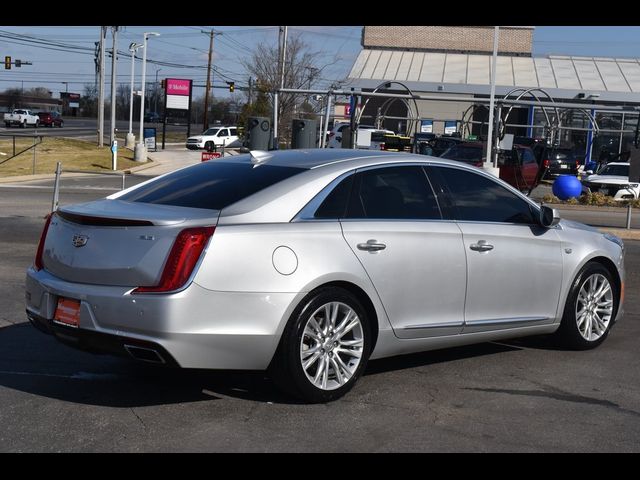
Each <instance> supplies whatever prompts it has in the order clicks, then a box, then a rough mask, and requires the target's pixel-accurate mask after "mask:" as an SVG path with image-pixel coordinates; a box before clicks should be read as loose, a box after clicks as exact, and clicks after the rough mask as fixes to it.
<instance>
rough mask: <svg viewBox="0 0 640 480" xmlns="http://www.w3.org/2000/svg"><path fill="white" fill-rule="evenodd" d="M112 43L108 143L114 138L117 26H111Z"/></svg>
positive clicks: (111, 142) (111, 143)
mask: <svg viewBox="0 0 640 480" xmlns="http://www.w3.org/2000/svg"><path fill="white" fill-rule="evenodd" d="M111 31H112V32H113V44H112V49H111V53H112V55H111V124H110V127H111V128H110V130H111V131H110V133H109V145H113V141H114V140H115V139H116V63H117V61H118V58H117V57H118V27H111Z"/></svg>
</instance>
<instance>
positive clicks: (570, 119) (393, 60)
mask: <svg viewBox="0 0 640 480" xmlns="http://www.w3.org/2000/svg"><path fill="white" fill-rule="evenodd" d="M534 28H535V27H531V26H525V27H516V26H506V27H500V35H499V42H498V57H497V62H496V98H505V97H507V98H516V95H517V94H519V93H522V92H524V91H533V92H538V95H537V98H541V99H542V100H545V101H548V100H552V101H555V102H558V103H563V104H567V103H573V102H575V103H578V102H579V103H580V104H581V106H582V110H576V109H566V110H562V111H560V113H558V110H556V114H557V115H559V116H561V117H562V125H563V126H564V129H563V130H561V132H560V133H559V136H558V141H559V142H560V143H561V144H562V145H563V146H571V147H572V148H574V150H575V151H576V152H577V153H582V152H583V153H584V155H585V158H586V160H589V159H591V158H594V159H597V157H598V156H600V155H602V154H603V152H608V153H620V152H622V151H625V149H628V147H629V144H630V142H631V141H632V138H633V134H634V129H635V127H636V124H637V121H638V113H636V112H633V111H629V110H634V109H635V107H640V63H639V61H638V59H637V58H605V57H576V56H546V57H534V56H533V55H532V43H533V31H534ZM493 40H494V28H493V27H485V26H480V27H466V26H366V27H364V29H363V33H362V40H361V44H362V50H361V52H360V54H359V55H358V57H357V59H356V61H355V63H354V65H353V67H352V69H351V72H350V73H349V75H348V80H347V84H346V85H345V88H354V89H356V90H357V89H361V90H362V91H363V92H367V91H378V92H389V93H407V91H409V92H411V93H413V94H416V95H428V96H430V97H437V96H443V97H445V96H446V97H447V98H448V101H438V100H437V99H436V100H417V101H416V106H417V111H418V117H419V118H418V119H416V121H418V122H419V128H420V130H418V131H422V132H429V131H431V132H433V133H436V134H458V135H462V136H464V137H467V136H469V137H472V138H473V137H475V138H482V137H483V136H484V135H486V132H487V123H486V122H487V119H488V109H487V107H486V106H483V105H486V102H484V103H483V104H480V103H479V102H478V100H479V99H485V100H486V99H487V98H488V97H489V94H490V89H491V70H492V53H493ZM376 89H377V90H376ZM531 95H533V94H531ZM451 97H455V100H454V101H451ZM542 97H544V98H542ZM458 98H459V101H458V100H457V99H458ZM532 98H533V97H527V99H528V100H530V99H532ZM590 103H592V104H594V105H596V104H597V105H598V107H597V108H591V107H589V104H590ZM608 105H610V106H611V109H610V110H609V109H607V106H608ZM620 106H625V107H629V108H626V111H624V112H621V111H619V107H620ZM586 113H588V114H590V115H587V114H586ZM408 116H409V106H408V103H407V102H403V101H393V100H389V99H386V100H385V99H383V98H372V99H371V100H370V101H369V102H368V104H367V107H366V108H365V110H364V111H363V112H362V117H361V120H360V123H377V124H379V125H381V126H384V128H388V129H391V130H394V131H397V132H403V129H404V133H412V132H406V128H407V123H408V121H407V120H406V118H407V117H408ZM589 117H592V119H593V120H595V122H597V129H595V130H594V126H593V121H592V119H591V118H589ZM505 123H506V125H507V127H506V128H507V132H508V133H514V134H515V135H521V136H531V137H543V136H544V134H543V133H544V131H545V125H547V124H548V112H545V111H543V109H542V107H537V106H535V105H530V106H517V107H515V108H512V110H511V112H510V114H509V116H508V118H507V119H506V120H505ZM594 132H595V133H594Z"/></svg>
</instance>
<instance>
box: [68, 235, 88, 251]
mask: <svg viewBox="0 0 640 480" xmlns="http://www.w3.org/2000/svg"><path fill="white" fill-rule="evenodd" d="M88 240H89V237H88V236H87V235H74V236H73V239H72V240H71V243H73V246H74V247H77V248H79V247H84V246H85V245H86V244H87V241H88Z"/></svg>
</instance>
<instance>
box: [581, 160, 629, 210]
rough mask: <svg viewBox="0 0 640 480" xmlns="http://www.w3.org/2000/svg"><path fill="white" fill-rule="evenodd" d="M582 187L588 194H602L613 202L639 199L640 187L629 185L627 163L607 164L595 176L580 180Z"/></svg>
mask: <svg viewBox="0 0 640 480" xmlns="http://www.w3.org/2000/svg"><path fill="white" fill-rule="evenodd" d="M582 185H583V186H584V188H585V190H586V191H588V192H591V193H596V192H600V193H604V194H605V195H608V196H611V197H613V199H614V200H620V201H622V200H633V199H637V198H640V185H639V184H637V183H629V162H612V163H608V164H607V165H605V166H604V167H603V168H602V169H601V170H600V171H599V172H598V173H597V174H593V175H588V176H587V177H586V178H585V179H584V180H582Z"/></svg>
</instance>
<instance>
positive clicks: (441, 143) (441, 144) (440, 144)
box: [432, 137, 465, 157]
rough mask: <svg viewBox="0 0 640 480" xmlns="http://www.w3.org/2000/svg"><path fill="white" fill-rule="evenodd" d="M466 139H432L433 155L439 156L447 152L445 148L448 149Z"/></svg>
mask: <svg viewBox="0 0 640 480" xmlns="http://www.w3.org/2000/svg"><path fill="white" fill-rule="evenodd" d="M464 141H465V140H463V139H462V138H460V137H438V138H436V139H435V140H433V141H432V146H433V156H434V157H439V156H441V155H442V154H443V153H444V152H445V150H448V149H449V148H451V147H453V146H454V145H457V144H458V143H461V142H464Z"/></svg>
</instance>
